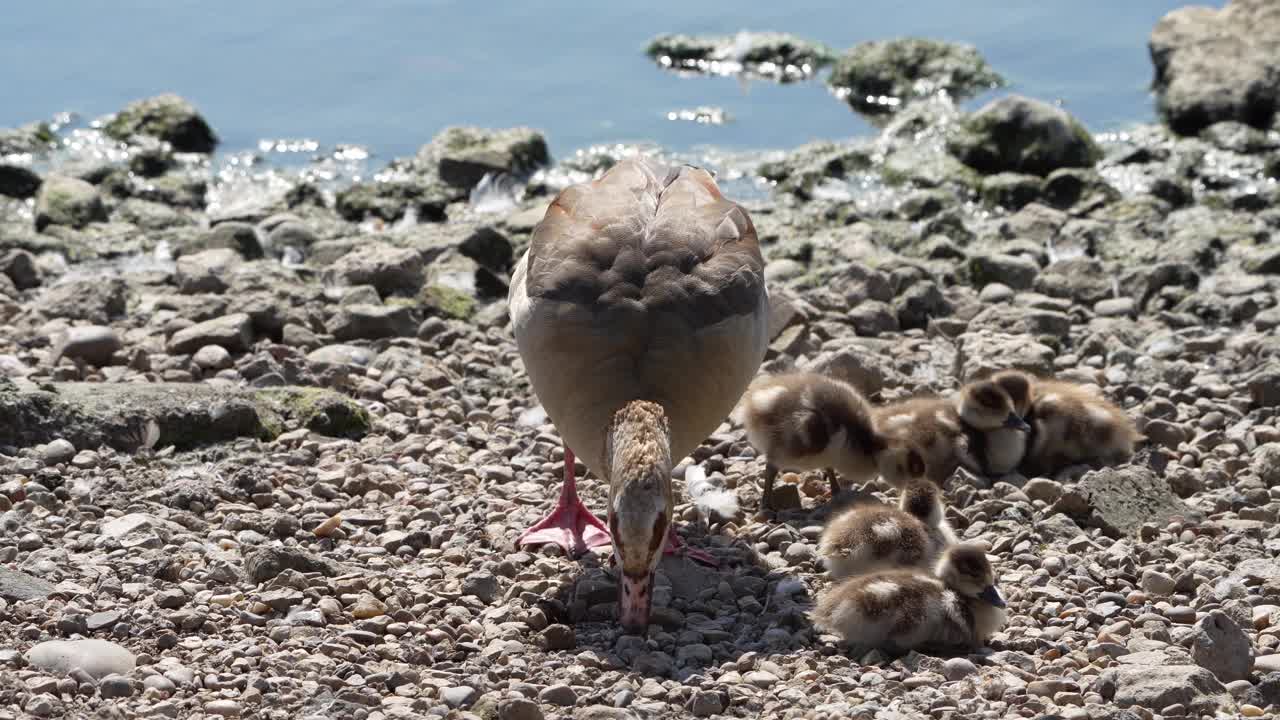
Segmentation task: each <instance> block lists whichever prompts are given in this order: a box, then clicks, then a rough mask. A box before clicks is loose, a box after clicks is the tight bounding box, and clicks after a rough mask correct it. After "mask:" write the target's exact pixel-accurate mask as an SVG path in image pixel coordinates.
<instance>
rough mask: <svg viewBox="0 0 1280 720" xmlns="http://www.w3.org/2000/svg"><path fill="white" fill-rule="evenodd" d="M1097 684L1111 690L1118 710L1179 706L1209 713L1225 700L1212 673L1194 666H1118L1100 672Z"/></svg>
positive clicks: (1223, 693) (1219, 685)
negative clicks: (1119, 708) (1118, 707)
mask: <svg viewBox="0 0 1280 720" xmlns="http://www.w3.org/2000/svg"><path fill="white" fill-rule="evenodd" d="M1100 682H1101V684H1103V685H1107V686H1109V688H1111V687H1113V688H1114V693H1115V694H1114V701H1115V704H1116V705H1119V706H1120V707H1122V708H1128V707H1141V708H1147V709H1148V710H1150V709H1153V708H1158V709H1160V710H1163V709H1164V708H1167V707H1169V706H1170V705H1182V706H1184V707H1186V708H1187V709H1189V710H1193V711H1195V712H1197V713H1201V712H1207V713H1210V714H1212V713H1213V712H1214V711H1215V710H1218V709H1219V708H1222V707H1223V706H1224V704H1225V703H1226V702H1227V697H1228V696H1227V695H1226V688H1224V687H1223V686H1222V683H1220V682H1218V680H1217V679H1216V678H1215V677H1214V676H1213V674H1212V673H1210V672H1209V671H1208V670H1205V669H1204V668H1201V667H1197V666H1195V665H1120V666H1118V667H1116V668H1115V669H1112V670H1107V671H1106V672H1105V673H1103V675H1102V677H1101V679H1100ZM1107 694H1108V693H1106V692H1104V693H1103V696H1104V697H1106V695H1107Z"/></svg>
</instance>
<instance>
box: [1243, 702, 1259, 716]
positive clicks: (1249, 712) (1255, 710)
mask: <svg viewBox="0 0 1280 720" xmlns="http://www.w3.org/2000/svg"><path fill="white" fill-rule="evenodd" d="M1240 714H1241V715H1243V716H1245V717H1262V716H1263V715H1264V714H1265V712H1264V711H1263V709H1262V708H1260V707H1258V706H1257V705H1250V704H1248V703H1245V704H1244V705H1241V706H1240Z"/></svg>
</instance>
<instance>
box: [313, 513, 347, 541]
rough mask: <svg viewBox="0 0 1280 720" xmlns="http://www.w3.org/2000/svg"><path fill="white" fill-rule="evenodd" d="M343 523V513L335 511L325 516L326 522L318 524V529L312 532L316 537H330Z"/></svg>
mask: <svg viewBox="0 0 1280 720" xmlns="http://www.w3.org/2000/svg"><path fill="white" fill-rule="evenodd" d="M341 525H342V515H340V514H336V513H335V514H333V515H330V516H329V517H327V518H325V520H324V522H322V523H320V524H319V525H317V526H316V529H315V530H312V531H311V532H312V533H314V534H315V536H316V537H329V536H330V535H332V534H333V532H334V531H335V530H337V529H338V527H339V526H341Z"/></svg>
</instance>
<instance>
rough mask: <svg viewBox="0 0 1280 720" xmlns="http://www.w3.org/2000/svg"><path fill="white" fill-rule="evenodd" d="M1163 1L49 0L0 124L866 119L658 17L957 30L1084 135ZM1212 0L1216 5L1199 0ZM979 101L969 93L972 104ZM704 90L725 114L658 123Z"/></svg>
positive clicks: (830, 124)
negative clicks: (187, 107)
mask: <svg viewBox="0 0 1280 720" xmlns="http://www.w3.org/2000/svg"><path fill="white" fill-rule="evenodd" d="M1181 4H1182V3H1179V2H1174V1H1173V0H1124V2H1116V1H1115V0H1077V2H1073V3H1066V2H1053V3H1045V2H1039V3H1034V2H1027V1H1026V0H1009V1H1007V2H997V1H996V0H972V1H970V2H962V1H957V0H915V1H914V2H900V1H894V0H857V1H855V2H851V1H850V0H840V1H836V0H829V1H823V2H804V3H801V2H795V1H794V0H793V1H792V2H771V3H763V2H749V3H747V2H741V1H738V2H731V1H730V0H710V1H706V0H704V1H701V2H692V1H691V0H680V1H668V0H660V1H659V0H652V1H650V2H647V3H643V4H638V3H637V4H628V6H626V7H624V6H623V5H622V4H621V3H618V4H614V3H607V4H606V3H587V2H580V1H579V2H568V1H560V2H540V3H524V2H521V3H516V2H496V1H495V2H488V3H484V2H479V1H478V0H413V1H411V0H362V1H361V2H350V0H342V1H338V0H255V1H254V2H247V1H244V0H223V1H221V2H212V1H210V0H202V1H200V2H196V1H195V0H135V1H133V2H129V1H128V0H125V1H124V2H102V1H101V0H62V1H58V0H52V1H50V2H43V3H35V2H8V3H6V4H5V5H6V7H5V8H4V11H3V13H0V126H13V125H18V124H21V123H25V122H30V121H32V120H37V119H44V118H48V117H51V116H52V115H53V114H55V113H57V112H61V111H74V112H77V113H80V114H81V115H83V116H84V117H86V118H93V117H97V116H100V115H103V114H106V113H109V112H112V111H114V110H116V109H118V108H120V107H121V106H123V105H124V104H125V103H126V102H128V101H130V100H133V99H136V98H140V97H145V96H148V95H153V94H156V93H160V92H166V91H171V92H177V93H179V94H181V95H184V96H185V97H187V98H188V99H190V100H191V101H192V102H194V103H195V104H196V105H197V107H199V108H200V109H201V111H202V112H203V113H204V114H205V115H206V117H207V118H208V119H209V121H210V123H211V124H212V125H213V126H214V128H215V130H216V131H217V132H218V134H219V135H220V136H221V138H222V140H223V149H225V150H239V149H248V148H251V147H253V146H255V145H256V144H257V142H258V141H259V140H260V139H263V138H309V139H313V140H317V141H319V142H321V143H324V144H327V145H332V144H335V143H355V144H362V145H364V146H366V147H368V148H370V149H371V150H372V151H373V152H374V153H375V154H376V155H377V156H380V157H383V158H386V157H391V156H396V155H405V154H409V153H412V152H413V151H414V150H415V149H416V148H417V147H418V146H419V145H420V144H422V143H423V142H425V141H427V140H429V139H430V138H431V136H432V135H433V134H434V133H435V132H436V131H438V130H439V129H440V128H442V127H444V126H446V125H450V124H475V125H482V126H493V127H499V126H509V125H530V126H533V127H537V128H540V129H542V130H544V131H545V132H546V133H547V136H548V139H549V141H550V143H551V146H552V152H553V153H556V154H563V153H566V152H570V151H572V150H574V149H575V148H580V147H585V146H587V145H590V144H594V143H600V142H623V141H625V142H631V141H654V142H658V143H660V144H662V145H665V146H667V147H669V148H672V149H676V150H687V149H690V148H693V147H696V146H702V145H711V146H717V147H722V148H727V149H740V150H746V149H759V148H787V147H792V146H795V145H798V144H801V143H804V142H807V141H810V140H814V139H824V138H825V139H829V138H844V137H849V136H856V135H863V134H867V133H870V132H872V131H873V128H872V127H871V126H870V125H868V124H867V123H866V122H865V121H864V120H862V119H861V118H859V117H858V116H857V115H856V114H854V113H853V112H852V111H850V110H849V109H848V108H847V106H845V105H844V103H842V102H840V101H839V100H837V99H836V98H835V97H833V96H831V95H830V94H829V93H828V91H827V90H826V88H825V86H824V85H823V84H822V83H821V82H820V81H812V82H808V83H800V84H792V85H783V86H780V85H774V84H771V83H768V82H763V81H754V82H750V83H744V82H742V81H740V80H738V79H734V78H724V77H695V78H687V77H679V76H677V75H675V74H672V73H668V72H665V71H662V70H660V69H659V68H658V67H656V66H655V65H654V64H653V63H652V62H651V61H650V60H649V59H648V58H646V57H645V56H644V54H643V52H642V51H643V48H644V46H645V44H646V43H647V41H648V40H649V39H650V38H651V37H653V36H654V35H657V34H659V33H663V32H686V33H734V32H737V31H739V30H743V29H746V30H779V31H787V32H792V33H795V34H797V35H800V36H803V37H808V38H813V39H815V40H820V41H824V42H826V43H828V44H830V45H832V46H833V47H836V48H838V49H843V48H845V47H848V46H850V45H852V44H854V43H856V42H859V41H862V40H869V39H883V38H890V37H895V36H899V35H919V36H925V37H934V38H939V39H944V40H953V41H961V42H968V43H972V44H974V45H976V46H977V47H978V48H979V49H980V50H981V51H982V52H983V53H984V54H985V55H986V57H987V59H988V60H989V61H990V63H991V64H992V65H993V66H994V67H995V68H996V69H997V70H999V71H1000V72H1002V73H1004V74H1005V76H1006V77H1007V78H1008V79H1009V80H1010V81H1011V83H1012V84H1013V88H1012V89H1013V90H1016V91H1018V92H1022V93H1024V94H1028V95H1032V96H1035V97H1039V98H1043V99H1046V100H1057V101H1061V102H1062V103H1063V104H1064V105H1065V107H1067V108H1068V109H1069V110H1071V111H1072V112H1073V113H1075V114H1076V115H1077V116H1079V117H1080V118H1081V119H1082V120H1084V121H1085V123H1086V124H1088V125H1089V127H1090V128H1092V129H1093V130H1095V131H1100V130H1108V129H1117V128H1120V127H1123V126H1125V125H1127V124H1130V123H1132V122H1135V121H1144V120H1149V119H1151V118H1152V117H1153V116H1154V112H1153V103H1152V99H1151V96H1150V93H1149V91H1148V86H1149V84H1150V80H1151V75H1152V71H1151V64H1150V60H1149V58H1148V55H1147V45H1146V43H1147V38H1148V36H1149V34H1150V31H1151V28H1152V27H1153V25H1154V24H1155V22H1156V21H1157V20H1158V19H1159V18H1160V17H1161V16H1162V15H1163V14H1164V13H1166V12H1168V11H1169V10H1170V9H1173V8H1175V7H1177V6H1179V5H1181ZM1217 4H1219V5H1220V4H1221V2H1219V3H1217ZM982 99H986V98H981V99H978V100H975V101H973V102H971V103H970V105H973V104H975V103H977V102H980V101H981V100H982ZM700 105H710V106H718V107H722V108H724V109H725V110H726V111H727V112H728V113H729V115H730V116H731V117H732V118H733V121H732V122H731V123H728V124H725V125H719V126H716V125H699V124H695V123H690V122H679V121H671V120H668V119H667V118H666V114H667V113H668V112H669V111H672V110H678V109H682V108H692V107H696V106H700Z"/></svg>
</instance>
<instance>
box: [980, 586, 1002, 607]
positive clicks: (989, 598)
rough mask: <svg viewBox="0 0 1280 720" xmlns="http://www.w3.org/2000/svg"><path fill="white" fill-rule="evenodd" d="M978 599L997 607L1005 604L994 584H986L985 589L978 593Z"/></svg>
mask: <svg viewBox="0 0 1280 720" xmlns="http://www.w3.org/2000/svg"><path fill="white" fill-rule="evenodd" d="M978 599H979V600H982V601H984V602H986V603H989V604H991V605H994V606H996V607H998V608H1002V607H1004V605H1005V603H1004V598H1002V597H1000V591H999V590H997V589H996V586H995V585H988V586H987V587H986V589H984V590H983V591H982V592H981V593H979V594H978Z"/></svg>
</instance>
